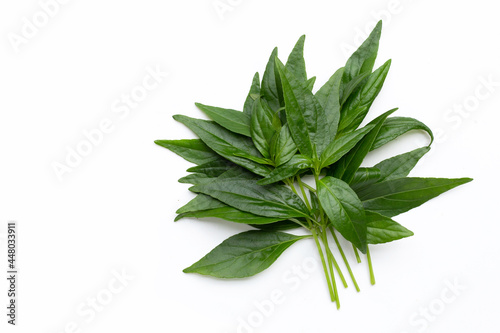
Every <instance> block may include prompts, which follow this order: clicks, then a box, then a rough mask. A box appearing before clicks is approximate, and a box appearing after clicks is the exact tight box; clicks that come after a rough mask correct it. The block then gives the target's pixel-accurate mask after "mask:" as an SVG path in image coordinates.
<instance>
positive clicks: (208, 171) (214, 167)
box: [187, 157, 236, 177]
mask: <svg viewBox="0 0 500 333" xmlns="http://www.w3.org/2000/svg"><path fill="white" fill-rule="evenodd" d="M235 166H236V165H235V164H233V163H231V162H229V161H228V160H226V159H224V158H222V157H219V158H218V159H216V160H214V161H211V162H208V163H204V164H201V165H197V166H195V167H192V168H189V169H187V171H188V172H196V173H204V174H205V175H207V176H209V177H218V176H220V175H221V174H223V173H224V172H226V171H227V170H229V169H231V168H233V167H235Z"/></svg>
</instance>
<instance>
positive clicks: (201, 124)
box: [174, 115, 269, 176]
mask: <svg viewBox="0 0 500 333" xmlns="http://www.w3.org/2000/svg"><path fill="white" fill-rule="evenodd" d="M174 119H175V120H177V121H179V122H181V123H183V124H184V125H186V126H187V127H189V128H190V129H191V130H192V131H193V132H195V133H196V134H197V135H198V136H199V137H200V138H201V139H202V140H203V142H204V143H205V144H206V145H208V146H209V147H210V148H211V149H212V150H214V151H215V152H217V153H218V154H219V155H221V156H223V157H225V158H226V159H228V160H230V161H231V162H233V163H236V164H238V165H241V166H242V167H244V168H247V169H248V170H250V171H252V172H254V173H256V174H258V175H260V176H266V175H267V174H268V173H269V169H268V168H267V167H265V166H263V165H260V164H259V163H256V162H253V161H251V160H248V159H247V158H244V157H240V156H236V154H242V155H248V156H255V157H262V156H260V153H259V151H258V150H256V149H255V146H254V145H253V142H252V140H251V139H250V138H247V137H245V136H241V135H238V134H235V133H233V132H231V131H228V130H226V129H225V128H223V127H222V126H220V125H218V124H216V123H214V122H211V121H207V120H201V119H194V118H190V117H186V116H183V115H175V116H174Z"/></svg>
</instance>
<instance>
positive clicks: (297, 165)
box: [257, 155, 313, 185]
mask: <svg viewBox="0 0 500 333" xmlns="http://www.w3.org/2000/svg"><path fill="white" fill-rule="evenodd" d="M312 167H313V162H312V160H311V159H310V158H309V157H307V156H304V155H295V156H293V157H292V158H291V159H290V161H288V162H286V163H285V164H282V165H280V166H279V167H277V168H276V169H274V170H273V171H271V173H270V174H269V175H267V176H266V177H265V178H263V179H261V180H259V181H258V182H257V184H259V185H269V184H272V183H276V182H279V181H281V180H283V179H287V178H290V177H293V176H295V175H296V174H297V173H298V172H299V171H301V170H304V169H310V168H312Z"/></svg>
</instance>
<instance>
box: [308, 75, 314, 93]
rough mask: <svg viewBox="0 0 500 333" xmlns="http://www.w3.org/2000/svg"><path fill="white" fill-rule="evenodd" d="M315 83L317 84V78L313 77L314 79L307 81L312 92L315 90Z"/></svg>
mask: <svg viewBox="0 0 500 333" xmlns="http://www.w3.org/2000/svg"><path fill="white" fill-rule="evenodd" d="M314 83H316V76H313V77H312V78H310V79H309V80H307V81H306V86H307V89H309V90H311V91H312V90H313V88H314Z"/></svg>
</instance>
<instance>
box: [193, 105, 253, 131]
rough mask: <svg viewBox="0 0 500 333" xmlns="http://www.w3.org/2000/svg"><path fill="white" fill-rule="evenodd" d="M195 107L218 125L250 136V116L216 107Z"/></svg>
mask: <svg viewBox="0 0 500 333" xmlns="http://www.w3.org/2000/svg"><path fill="white" fill-rule="evenodd" d="M195 105H196V106H197V107H198V108H199V109H200V110H201V111H203V112H205V114H206V115H207V116H209V117H210V119H212V120H213V121H215V122H216V123H217V124H219V125H221V126H222V127H224V128H226V129H228V130H230V131H231V132H234V133H238V134H241V135H245V136H250V116H249V115H248V114H246V113H243V112H241V111H236V110H232V109H223V108H218V107H215V106H208V105H203V104H201V103H195Z"/></svg>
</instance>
